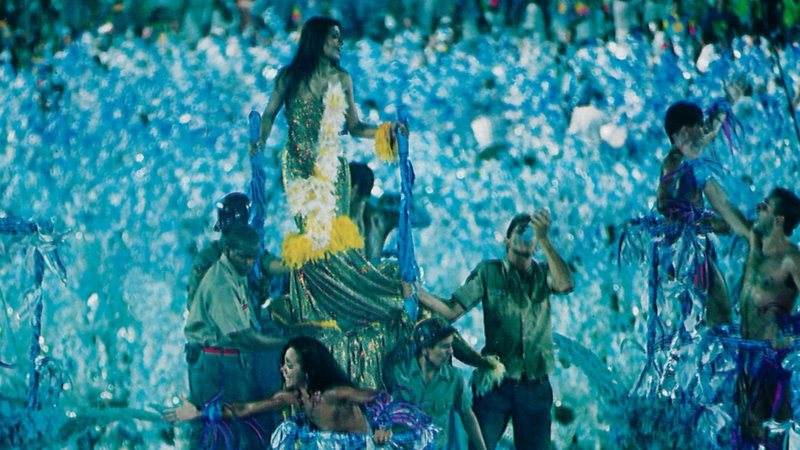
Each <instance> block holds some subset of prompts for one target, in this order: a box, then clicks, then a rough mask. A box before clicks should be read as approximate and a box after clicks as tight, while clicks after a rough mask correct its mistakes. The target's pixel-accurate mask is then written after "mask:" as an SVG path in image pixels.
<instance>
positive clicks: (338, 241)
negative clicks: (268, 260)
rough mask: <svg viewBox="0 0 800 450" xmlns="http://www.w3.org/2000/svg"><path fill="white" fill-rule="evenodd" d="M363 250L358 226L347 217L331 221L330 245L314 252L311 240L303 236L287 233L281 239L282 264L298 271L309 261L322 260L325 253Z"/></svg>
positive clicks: (362, 240) (362, 239)
mask: <svg viewBox="0 0 800 450" xmlns="http://www.w3.org/2000/svg"><path fill="white" fill-rule="evenodd" d="M360 248H364V237H362V236H361V234H360V233H359V232H358V226H357V225H356V224H355V223H354V222H353V221H352V220H351V219H350V218H349V217H347V216H339V217H337V218H336V219H334V220H333V228H332V230H331V240H330V244H329V245H328V246H327V247H325V248H321V249H317V250H315V249H314V248H313V246H312V245H311V239H310V238H309V237H308V236H307V235H305V234H299V233H288V234H287V235H286V237H285V238H284V239H283V245H282V255H283V262H284V264H286V265H287V266H288V267H290V268H292V269H299V268H300V267H302V266H303V264H305V263H307V262H309V261H317V260H319V259H322V258H323V257H324V256H325V255H326V254H327V253H338V252H343V251H345V250H350V249H360Z"/></svg>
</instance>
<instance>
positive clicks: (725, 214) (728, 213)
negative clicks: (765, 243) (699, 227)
mask: <svg viewBox="0 0 800 450" xmlns="http://www.w3.org/2000/svg"><path fill="white" fill-rule="evenodd" d="M703 192H704V193H705V195H706V198H707V199H708V202H709V203H711V206H712V207H713V208H714V211H716V212H718V213H719V215H721V216H722V218H723V219H724V220H725V222H726V223H727V224H728V225H730V227H731V229H733V231H734V233H736V234H738V235H739V236H742V237H745V238H747V237H749V236H750V224H749V223H748V222H747V219H745V218H744V215H742V213H741V212H740V211H739V210H738V209H736V207H735V206H733V204H731V202H730V200H728V196H727V195H726V194H725V191H723V190H722V188H721V187H720V185H719V184H718V183H717V182H716V181H714V180H709V181H708V182H707V183H706V186H705V188H704V189H703Z"/></svg>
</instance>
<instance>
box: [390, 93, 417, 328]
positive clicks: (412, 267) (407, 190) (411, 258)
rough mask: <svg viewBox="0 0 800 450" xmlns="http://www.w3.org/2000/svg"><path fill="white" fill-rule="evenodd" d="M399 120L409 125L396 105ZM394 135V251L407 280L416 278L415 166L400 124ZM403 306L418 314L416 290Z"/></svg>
mask: <svg viewBox="0 0 800 450" xmlns="http://www.w3.org/2000/svg"><path fill="white" fill-rule="evenodd" d="M397 116H398V120H399V121H400V122H401V123H404V124H406V126H408V118H407V117H406V114H405V110H404V109H403V108H402V107H399V108H398V112H397ZM394 131H395V134H396V135H397V150H398V153H399V156H400V179H401V187H400V222H399V224H398V226H397V236H398V238H397V255H398V259H399V263H400V277H401V278H402V279H403V280H404V281H407V282H409V283H414V282H415V281H417V273H419V266H418V265H417V259H416V256H415V254H414V236H413V234H412V233H411V216H412V215H413V208H414V192H413V188H414V180H415V175H414V166H413V165H412V164H411V161H410V160H409V158H408V153H409V150H408V137H406V136H404V135H403V133H401V132H400V127H399V126H395V130H394ZM403 307H404V308H405V309H406V312H408V315H409V316H410V317H411V319H412V320H414V321H416V320H417V315H418V314H419V300H418V299H417V296H416V294H414V295H412V296H411V297H409V298H407V299H405V300H404V301H403Z"/></svg>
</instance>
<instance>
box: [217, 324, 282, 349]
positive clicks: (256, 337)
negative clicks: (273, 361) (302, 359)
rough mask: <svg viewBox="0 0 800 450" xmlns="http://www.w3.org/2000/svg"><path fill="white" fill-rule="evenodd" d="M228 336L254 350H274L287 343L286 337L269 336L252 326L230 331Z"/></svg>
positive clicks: (240, 345)
mask: <svg viewBox="0 0 800 450" xmlns="http://www.w3.org/2000/svg"><path fill="white" fill-rule="evenodd" d="M228 337H229V338H230V339H231V341H232V342H233V343H234V344H236V345H237V346H238V347H240V348H242V349H245V350H252V351H259V350H274V349H276V348H280V347H283V346H284V345H286V339H283V338H274V337H269V336H267V335H264V334H261V333H259V332H258V331H255V330H253V329H252V328H250V329H247V330H243V331H237V332H235V333H230V334H229V335H228Z"/></svg>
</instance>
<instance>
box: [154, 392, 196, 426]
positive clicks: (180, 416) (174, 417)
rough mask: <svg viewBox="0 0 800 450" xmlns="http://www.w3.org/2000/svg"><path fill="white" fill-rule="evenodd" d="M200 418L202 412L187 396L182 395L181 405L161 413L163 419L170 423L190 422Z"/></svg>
mask: <svg viewBox="0 0 800 450" xmlns="http://www.w3.org/2000/svg"><path fill="white" fill-rule="evenodd" d="M198 417H200V410H199V409H197V407H196V406H194V405H193V404H192V403H190V402H189V400H188V399H187V398H186V395H185V394H181V404H180V405H178V406H176V407H174V408H166V409H165V410H164V411H162V412H161V418H162V419H164V420H165V421H167V422H170V423H180V422H188V421H190V420H194V419H197V418H198Z"/></svg>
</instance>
